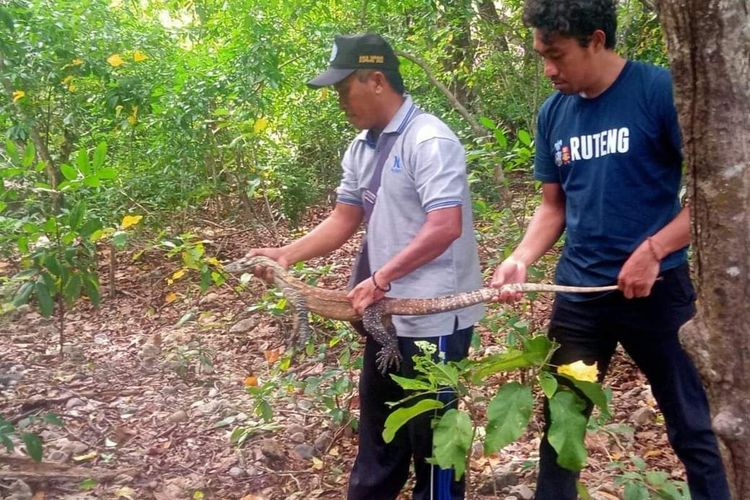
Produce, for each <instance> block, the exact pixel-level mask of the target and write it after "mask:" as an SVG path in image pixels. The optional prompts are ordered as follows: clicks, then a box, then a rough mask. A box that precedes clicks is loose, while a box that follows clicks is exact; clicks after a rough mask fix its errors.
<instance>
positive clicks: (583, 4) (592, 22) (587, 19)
mask: <svg viewBox="0 0 750 500" xmlns="http://www.w3.org/2000/svg"><path fill="white" fill-rule="evenodd" d="M523 22H524V24H526V26H530V27H532V28H536V29H537V30H539V32H540V33H541V35H542V39H543V40H544V41H545V43H548V42H549V41H550V40H551V39H552V37H554V36H555V35H561V36H565V37H572V38H575V39H576V40H578V43H579V44H580V45H581V47H588V45H589V42H590V41H591V35H592V34H593V33H594V31H596V30H602V31H603V32H604V34H605V35H606V41H605V43H604V46H605V47H606V48H608V49H614V48H615V35H616V33H617V8H616V2H615V0H526V5H525V6H524V9H523Z"/></svg>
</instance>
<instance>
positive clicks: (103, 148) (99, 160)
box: [92, 141, 107, 171]
mask: <svg viewBox="0 0 750 500" xmlns="http://www.w3.org/2000/svg"><path fill="white" fill-rule="evenodd" d="M106 157H107V143H106V142H103V141H102V142H100V143H99V144H97V146H96V149H95V150H94V158H93V162H92V166H93V167H94V170H97V171H98V170H99V169H100V168H101V166H102V165H104V159H105V158H106Z"/></svg>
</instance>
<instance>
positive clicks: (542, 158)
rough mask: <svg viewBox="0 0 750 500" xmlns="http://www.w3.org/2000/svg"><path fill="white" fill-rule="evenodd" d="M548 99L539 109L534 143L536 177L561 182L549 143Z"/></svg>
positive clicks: (546, 180) (544, 180)
mask: <svg viewBox="0 0 750 500" xmlns="http://www.w3.org/2000/svg"><path fill="white" fill-rule="evenodd" d="M548 103H549V101H547V102H546V103H545V104H544V105H543V106H542V108H541V109H540V110H539V115H538V116H537V120H536V136H535V137H534V144H535V145H536V152H535V153H534V178H535V179H536V180H538V181H542V182H560V173H559V170H558V168H557V167H556V166H555V160H554V158H553V157H552V152H551V150H550V143H549V139H548V137H549V131H548V130H547V129H548V119H547V117H548V113H547V110H548V106H547V104H548Z"/></svg>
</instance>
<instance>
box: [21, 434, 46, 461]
mask: <svg viewBox="0 0 750 500" xmlns="http://www.w3.org/2000/svg"><path fill="white" fill-rule="evenodd" d="M21 440H22V441H23V443H24V444H25V445H26V453H28V454H29V456H30V457H31V459H32V460H33V461H34V462H36V463H39V462H41V461H42V453H43V452H42V440H41V439H40V438H39V436H37V435H36V434H33V433H31V432H24V433H23V434H21Z"/></svg>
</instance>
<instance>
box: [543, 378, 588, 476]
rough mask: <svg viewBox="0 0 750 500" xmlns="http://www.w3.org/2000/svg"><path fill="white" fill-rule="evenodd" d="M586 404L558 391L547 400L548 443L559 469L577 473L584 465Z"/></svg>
mask: <svg viewBox="0 0 750 500" xmlns="http://www.w3.org/2000/svg"><path fill="white" fill-rule="evenodd" d="M585 408H586V403H585V402H584V401H583V400H582V399H581V398H579V397H578V396H576V395H575V394H573V393H572V392H570V391H560V392H558V393H557V394H555V396H554V397H553V398H552V399H550V400H549V410H550V420H551V422H550V426H549V432H548V439H549V443H550V444H551V445H552V447H553V448H554V449H555V451H556V452H557V463H558V465H560V466H561V467H565V468H566V469H569V470H574V471H578V470H581V469H582V468H583V466H584V465H586V447H585V446H584V442H583V440H584V437H585V436H586V416H585V415H584V413H583V412H584V410H585Z"/></svg>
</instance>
